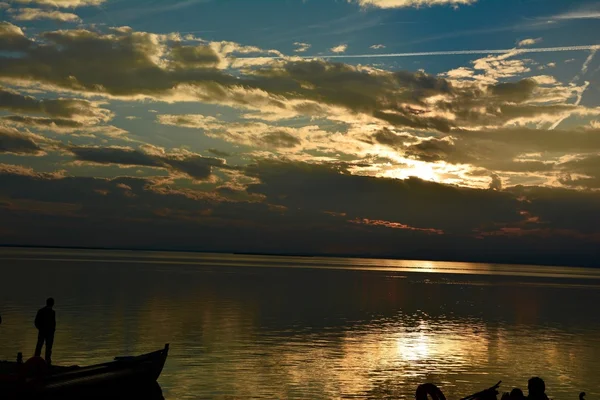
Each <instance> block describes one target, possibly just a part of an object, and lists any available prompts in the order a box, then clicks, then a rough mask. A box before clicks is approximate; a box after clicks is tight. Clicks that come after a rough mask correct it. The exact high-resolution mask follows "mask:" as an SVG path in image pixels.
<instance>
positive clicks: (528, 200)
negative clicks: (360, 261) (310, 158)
mask: <svg viewBox="0 0 600 400" xmlns="http://www.w3.org/2000/svg"><path fill="white" fill-rule="evenodd" d="M344 168H345V167H344V166H337V167H336V166H309V165H302V164H289V165H281V164H272V163H270V165H269V164H263V165H262V166H259V165H257V166H255V167H253V168H252V169H251V171H252V172H253V173H254V174H255V175H256V176H260V177H261V179H263V180H264V181H263V183H261V184H259V185H257V186H254V187H253V190H254V191H256V192H261V193H265V195H266V196H267V197H266V199H265V200H266V201H265V202H262V203H261V202H256V201H237V202H236V201H230V200H224V199H223V198H219V197H218V196H215V194H214V193H211V192H196V191H189V190H183V189H173V188H170V187H167V186H162V185H160V183H159V182H157V181H153V180H151V179H139V178H128V177H121V178H114V179H99V178H87V177H62V176H57V175H52V174H39V173H35V172H33V171H31V170H24V169H19V168H18V167H10V166H6V165H4V166H3V165H0V179H1V181H2V185H0V199H1V200H0V219H1V220H2V221H3V223H5V224H7V226H11V227H12V228H13V229H12V230H11V232H10V234H9V235H8V236H6V234H4V236H2V235H3V233H2V232H0V240H1V241H2V243H5V244H30V245H31V244H34V245H68V246H105V247H124V248H128V247H129V248H132V247H134V248H146V249H148V248H152V249H156V248H166V249H174V250H207V251H208V250H213V251H254V252H275V253H296V254H297V253H309V254H332V253H333V254H353V255H363V256H390V257H408V258H412V257H415V258H421V259H423V258H428V259H445V260H449V259H450V260H454V259H456V260H471V261H495V262H529V263H531V262H535V263H545V264H549V263H559V264H560V263H569V264H593V263H594V262H596V261H597V257H598V256H599V255H600V250H599V246H598V240H600V239H594V238H597V237H598V232H599V229H598V226H599V225H598V223H599V222H600V221H598V218H599V217H598V216H599V215H600V212H599V211H600V210H599V208H600V197H599V196H600V194H598V193H581V192H577V191H572V190H571V191H569V190H557V189H544V188H525V187H517V188H511V189H505V190H503V191H501V192H499V191H491V190H472V189H468V190H465V189H460V188H455V187H449V186H445V185H440V184H433V183H430V182H423V181H420V180H415V179H409V180H405V181H395V182H393V181H390V180H377V179H374V178H363V177H353V176H349V175H347V174H346V173H345V172H344ZM286 179H291V181H287V180H286ZM265 182H268V184H267V183H265ZM299 182H302V185H299ZM335 184H340V185H341V186H340V187H339V193H336V190H335V189H336V188H334V187H333V186H332V185H335ZM351 186H356V190H352V191H351V192H349V188H350V187H351ZM315 188H318V189H319V191H320V192H321V193H314V192H313V193H312V194H313V195H309V194H302V192H303V191H304V192H308V191H314V190H315ZM285 196H288V197H285ZM303 197H304V198H307V199H308V201H307V200H305V199H303ZM520 198H524V200H518V199H520ZM481 208H483V209H485V211H488V212H487V214H485V215H484V213H480V212H479V211H478V210H480V209H481ZM490 210H492V211H493V212H491V213H490V212H489V211H490ZM523 212H525V213H526V215H523V214H522V213H523ZM411 215H412V216H411ZM358 216H362V217H358ZM533 217H537V219H536V218H533ZM385 218H387V219H385ZM460 220H463V221H464V222H463V225H462V226H469V227H471V228H475V227H477V228H476V231H475V232H473V231H468V232H465V231H464V230H463V229H458V232H459V233H460V232H463V233H466V234H453V231H456V229H455V226H456V224H457V223H458V222H459V221H460ZM530 220H532V221H530ZM490 222H491V223H490ZM411 223H412V225H411ZM32 225H35V226H36V227H37V229H35V230H31V229H29V227H31V226H32ZM415 225H425V226H428V225H433V226H439V227H442V226H443V227H444V228H446V229H445V230H444V234H442V235H439V234H435V233H433V232H431V231H430V230H429V228H428V229H427V230H424V229H415V228H418V226H417V227H415ZM403 226H404V228H403Z"/></svg>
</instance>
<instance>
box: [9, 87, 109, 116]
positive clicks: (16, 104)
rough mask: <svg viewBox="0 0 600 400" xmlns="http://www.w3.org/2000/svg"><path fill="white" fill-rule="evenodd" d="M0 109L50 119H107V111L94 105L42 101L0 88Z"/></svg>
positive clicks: (72, 100)
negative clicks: (42, 115)
mask: <svg viewBox="0 0 600 400" xmlns="http://www.w3.org/2000/svg"><path fill="white" fill-rule="evenodd" d="M0 109H4V110H8V111H12V112H18V113H26V114H28V113H43V114H47V115H49V116H51V117H59V118H73V117H87V118H94V119H106V120H107V119H109V118H110V117H111V114H110V112H109V111H108V110H105V109H102V108H99V107H98V106H96V105H95V104H94V103H92V102H90V101H87V100H80V99H66V98H61V99H43V100H38V99H36V98H35V97H32V96H26V95H23V94H21V93H18V92H15V91H13V90H9V89H6V88H2V87H0Z"/></svg>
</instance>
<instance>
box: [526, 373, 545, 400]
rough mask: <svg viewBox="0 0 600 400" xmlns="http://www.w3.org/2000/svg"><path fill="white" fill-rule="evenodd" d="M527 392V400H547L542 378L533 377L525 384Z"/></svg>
mask: <svg viewBox="0 0 600 400" xmlns="http://www.w3.org/2000/svg"><path fill="white" fill-rule="evenodd" d="M527 390H528V391H529V394H528V396H527V399H528V400H548V396H546V384H545V383H544V380H543V379H542V378H538V377H537V376H536V377H533V378H531V379H530V380H529V382H527Z"/></svg>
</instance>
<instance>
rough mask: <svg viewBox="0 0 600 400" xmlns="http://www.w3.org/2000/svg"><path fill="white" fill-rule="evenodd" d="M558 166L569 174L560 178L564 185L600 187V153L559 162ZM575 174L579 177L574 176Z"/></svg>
mask: <svg viewBox="0 0 600 400" xmlns="http://www.w3.org/2000/svg"><path fill="white" fill-rule="evenodd" d="M558 167H559V168H560V169H561V170H562V171H564V172H566V174H567V175H566V176H565V177H563V178H562V179H561V180H560V182H561V183H562V184H563V185H566V186H573V187H585V188H590V189H597V188H600V155H597V154H596V155H592V156H587V157H583V158H580V159H577V160H572V161H567V162H564V163H562V164H559V166H558ZM574 174H577V175H579V177H577V178H573V177H572V175H574ZM581 175H584V177H581Z"/></svg>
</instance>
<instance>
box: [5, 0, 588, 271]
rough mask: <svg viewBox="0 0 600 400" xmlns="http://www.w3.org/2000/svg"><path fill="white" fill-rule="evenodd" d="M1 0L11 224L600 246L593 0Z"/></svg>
mask: <svg viewBox="0 0 600 400" xmlns="http://www.w3.org/2000/svg"><path fill="white" fill-rule="evenodd" d="M0 14H1V15H2V22H0V243H2V244H6V245H34V246H84V247H119V248H121V247H122V248H144V249H173V250H199V251H234V252H235V251H237V252H259V253H260V252H262V253H286V254H331V255H339V254H351V255H360V256H369V257H407V258H422V259H423V258H424V259H435V260H438V259H439V260H477V261H494V262H521V263H552V264H555V263H561V264H580V265H597V260H598V259H599V256H600V250H598V249H600V191H599V190H600V85H599V78H600V57H599V56H597V54H596V53H597V51H598V49H600V2H598V1H563V0H252V1H249V0H172V1H166V0H164V1H162V0H161V1H158V0H12V1H10V0H9V1H8V2H6V1H0Z"/></svg>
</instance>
